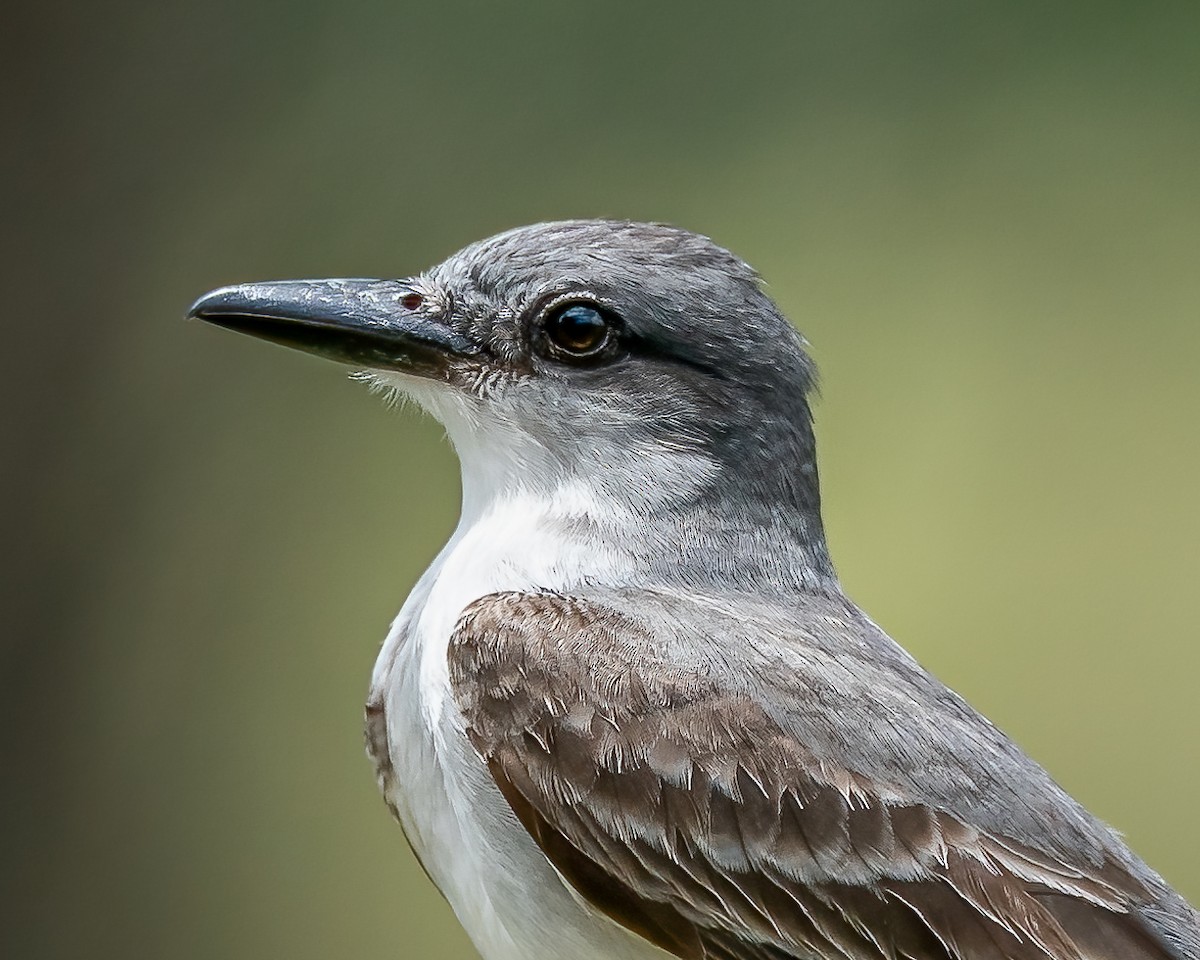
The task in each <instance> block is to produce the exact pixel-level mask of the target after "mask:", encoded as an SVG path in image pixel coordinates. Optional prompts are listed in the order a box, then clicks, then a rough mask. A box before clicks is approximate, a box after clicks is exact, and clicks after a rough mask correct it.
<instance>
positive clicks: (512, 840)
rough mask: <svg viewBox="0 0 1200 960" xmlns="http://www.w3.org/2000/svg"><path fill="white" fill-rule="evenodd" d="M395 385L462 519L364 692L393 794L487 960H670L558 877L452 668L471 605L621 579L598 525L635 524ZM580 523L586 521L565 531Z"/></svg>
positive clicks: (423, 391)
mask: <svg viewBox="0 0 1200 960" xmlns="http://www.w3.org/2000/svg"><path fill="white" fill-rule="evenodd" d="M397 385H398V386H401V388H402V389H403V390H404V392H405V393H407V394H409V395H410V396H413V398H414V399H416V400H417V402H419V403H420V404H421V405H422V406H423V407H425V408H426V409H429V410H430V411H431V412H432V413H434V414H435V415H436V416H437V417H438V419H439V420H441V421H442V423H443V424H444V425H445V426H446V428H447V432H448V433H449V435H450V438H451V440H452V442H453V443H454V446H455V449H456V450H457V452H458V455H459V458H460V460H461V462H462V468H463V512H462V517H461V519H460V521H459V525H458V528H457V529H456V530H455V532H454V535H453V536H452V537H451V539H450V541H449V543H447V544H446V546H445V548H444V549H443V550H442V552H441V553H440V554H439V555H438V557H437V559H436V560H435V561H434V562H433V564H432V565H431V566H430V568H429V569H428V570H427V571H426V572H425V574H424V576H423V577H422V578H421V580H420V581H419V582H418V584H417V586H416V587H415V588H414V589H413V591H412V593H411V594H410V596H409V598H408V600H407V601H406V602H405V604H404V607H403V608H402V609H401V611H400V614H399V616H398V617H397V618H396V620H395V622H394V623H393V624H392V629H391V631H390V633H389V634H388V637H387V640H386V641H385V642H384V645H383V649H382V651H381V652H380V656H379V659H378V661H377V663H376V666H375V673H374V676H373V678H372V690H371V699H372V700H373V701H379V702H382V703H383V704H384V706H385V711H386V716H387V732H388V747H389V751H390V754H391V761H392V765H393V768H394V770H395V777H394V782H395V785H396V786H395V789H394V795H393V796H390V797H389V798H388V799H389V800H390V801H391V802H392V804H393V805H394V806H395V808H396V810H397V812H398V815H399V816H400V819H401V821H402V823H403V825H404V828H405V832H406V833H407V835H408V837H409V840H410V841H411V843H412V844H413V846H414V848H415V849H416V851H417V854H418V855H419V856H420V858H421V860H422V862H423V863H424V865H425V867H426V869H427V870H428V871H429V873H430V874H431V876H432V877H433V879H434V881H435V882H436V883H437V885H438V886H439V887H440V888H441V891H442V893H443V894H444V895H445V896H446V899H447V900H448V901H449V902H450V905H451V906H452V907H453V908H454V911H455V913H456V914H457V915H458V919H459V921H460V922H461V923H462V925H463V927H464V928H465V929H466V931H467V933H468V935H469V936H470V937H471V940H472V941H473V942H474V944H475V947H476V949H478V950H479V952H480V954H481V955H482V956H483V957H484V960H649V958H662V957H665V956H666V954H665V953H663V952H662V951H660V950H658V949H657V948H656V947H653V946H651V945H650V944H649V943H648V942H647V941H645V940H643V939H641V938H640V937H637V936H635V935H633V934H631V933H629V932H628V931H626V930H625V929H624V928H623V927H621V926H619V925H618V924H616V923H615V922H613V921H612V920H610V919H608V918H607V917H605V916H603V915H602V914H599V913H597V912H596V911H594V910H593V909H591V908H590V907H589V906H587V905H586V904H584V903H583V902H582V901H581V900H580V899H579V897H578V896H577V895H576V894H575V892H574V891H573V890H571V889H570V888H569V887H568V886H567V885H566V883H565V882H564V881H563V880H562V879H561V878H560V877H559V876H558V875H557V873H555V871H554V868H553V867H552V866H551V865H550V863H549V861H548V860H547V859H546V857H545V856H544V855H543V854H542V852H541V851H540V850H539V849H538V847H537V846H536V845H535V844H534V842H533V840H532V839H531V838H530V837H529V835H528V834H527V833H526V831H525V829H524V828H523V827H522V826H521V825H520V823H519V822H518V821H517V819H516V817H515V816H514V815H513V813H512V811H511V810H510V809H509V807H508V805H507V803H506V802H505V800H504V798H503V797H502V796H501V795H500V792H499V790H498V789H497V787H496V786H495V783H494V782H493V781H492V779H491V776H490V774H489V773H488V771H487V769H486V767H485V766H484V764H483V762H482V760H481V759H480V757H479V756H478V754H477V753H476V752H475V750H474V748H473V747H472V746H471V744H470V742H469V741H468V739H467V737H466V735H465V733H464V729H463V720H462V716H461V714H460V712H459V710H458V708H457V705H456V704H455V701H454V698H453V694H452V692H451V690H450V682H449V675H448V669H447V661H446V650H447V644H448V642H449V639H450V635H451V632H452V631H453V629H454V625H455V623H456V622H457V621H458V618H459V616H460V614H461V613H462V611H463V609H464V608H465V607H466V606H467V605H468V604H470V603H471V602H472V601H474V600H477V599H478V598H480V597H483V596H486V595H487V594H490V593H495V592H498V591H506V590H561V591H569V590H571V589H573V588H577V587H579V586H581V585H583V584H585V583H590V584H605V583H608V584H615V583H621V582H627V581H628V577H629V575H630V573H631V572H632V571H633V570H634V569H635V568H636V561H635V559H634V558H633V557H631V556H629V555H628V554H626V553H625V552H624V551H623V550H622V549H621V546H620V544H621V543H622V542H623V541H624V538H623V537H617V538H613V537H611V536H608V537H602V536H597V535H596V534H595V533H594V532H593V531H596V530H606V529H607V530H609V531H612V530H614V529H620V528H621V527H623V526H624V527H625V528H626V529H631V528H632V525H633V524H635V523H637V522H638V521H637V520H636V517H635V516H634V514H633V513H632V512H631V511H630V506H629V504H628V503H627V502H625V501H623V499H622V498H621V497H620V495H619V494H617V495H614V493H613V486H612V484H611V479H612V478H611V476H610V477H608V482H606V483H605V484H604V487H605V488H606V489H598V486H599V485H598V484H595V483H591V484H589V483H586V482H584V481H583V480H582V479H581V478H580V476H579V474H578V473H577V472H575V471H573V470H571V469H570V467H567V466H564V465H563V464H562V463H561V462H556V461H554V460H553V459H552V458H550V457H549V456H548V454H547V451H545V450H544V449H543V448H541V447H540V445H539V444H538V443H537V442H536V441H535V440H533V439H532V438H530V437H529V436H528V435H526V434H524V432H523V431H520V430H518V429H515V428H511V427H506V425H505V424H504V423H503V422H495V421H493V422H490V423H481V422H480V421H479V419H478V417H479V413H478V411H479V407H478V406H476V405H475V404H474V403H473V402H471V401H468V400H466V399H465V398H461V397H457V396H454V395H452V394H449V393H448V392H446V391H445V388H437V387H432V386H431V385H426V384H424V383H420V384H413V383H411V382H406V381H400V382H399V383H398V384H397ZM490 419H492V418H490V417H489V420H490ZM643 455H644V456H648V457H653V456H655V455H656V452H655V451H644V452H643ZM658 455H662V454H661V452H658ZM672 456H675V455H672ZM697 459H698V460H700V461H701V462H699V463H691V464H687V465H684V464H681V465H680V470H681V472H683V473H690V476H691V477H692V479H693V481H694V480H695V479H696V478H697V477H700V476H703V475H704V473H705V468H706V467H711V464H708V463H707V461H703V458H697ZM591 466H592V471H591V472H592V473H593V476H594V475H595V474H596V473H597V472H598V471H597V470H596V468H595V464H592V465H591ZM581 517H587V518H588V519H589V521H591V522H590V523H588V524H579V523H574V524H564V523H563V521H570V520H578V519H579V518H581ZM568 531H572V532H571V533H570V534H568Z"/></svg>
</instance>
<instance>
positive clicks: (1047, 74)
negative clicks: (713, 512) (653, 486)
mask: <svg viewBox="0 0 1200 960" xmlns="http://www.w3.org/2000/svg"><path fill="white" fill-rule="evenodd" d="M4 32H5V34H6V44H5V50H6V53H5V63H4V67H3V69H4V71H5V83H4V89H5V103H6V116H8V117H9V120H8V122H7V123H6V125H5V126H6V135H5V138H4V139H5V141H6V143H5V146H4V153H3V156H4V162H5V164H6V167H8V173H7V175H6V176H5V177H4V193H5V201H4V209H5V227H6V229H5V231H4V233H5V237H4V254H3V258H2V262H3V266H4V269H5V273H6V275H8V276H9V280H8V282H7V283H6V285H5V301H6V309H5V318H4V329H5V331H6V337H7V340H6V344H5V348H4V350H3V351H0V355H2V356H3V361H2V362H3V364H4V371H3V372H4V383H5V386H6V388H8V390H9V391H10V399H9V400H8V401H7V402H6V403H5V404H4V414H3V421H2V429H3V431H4V435H3V438H2V440H3V445H4V446H3V449H4V450H5V451H6V456H5V457H4V465H3V467H2V468H0V469H2V476H3V479H4V483H5V488H6V489H5V494H6V495H5V498H4V500H3V503H4V504H5V508H6V510H5V514H6V516H5V528H6V530H7V536H6V538H5V541H6V550H5V555H6V561H7V564H6V565H7V569H6V570H5V572H4V577H3V582H4V589H5V592H6V594H7V595H8V596H7V598H6V601H5V610H6V629H5V631H4V636H3V640H2V641H0V677H2V683H3V689H2V690H0V701H2V705H3V706H2V709H3V711H4V715H3V717H2V718H0V719H2V721H3V722H2V723H0V730H2V732H0V746H2V747H3V756H2V757H0V761H2V762H3V770H4V774H3V779H4V789H3V796H4V802H5V810H4V817H5V819H4V828H3V848H4V854H3V857H2V859H0V883H2V884H3V888H2V889H0V898H2V899H0V902H2V903H3V908H2V911H3V913H4V914H5V919H4V920H3V922H2V923H0V953H2V954H3V955H4V956H6V957H78V956H88V957H94V958H109V957H112V958H117V957H121V958H126V957H131V956H147V957H149V956H166V957H172V958H177V960H188V958H201V957H203V958H210V957H228V958H235V960H236V958H256V960H259V958H263V957H284V956H286V957H289V958H292V960H305V958H324V957H331V956H347V957H349V956H353V957H359V958H373V957H378V958H388V957H429V958H450V957H470V956H471V952H470V947H469V945H468V944H467V942H466V940H465V938H464V937H463V935H462V934H461V933H460V932H459V931H458V928H457V925H456V924H455V922H454V920H453V918H452V916H451V915H450V912H449V910H448V909H447V908H446V907H445V905H444V904H443V903H442V902H441V900H440V899H439V897H438V895H437V894H436V892H435V891H434V890H433V889H432V888H431V887H430V886H429V885H428V883H427V882H426V881H425V880H424V878H423V877H422V876H421V875H420V872H419V870H418V868H417V866H416V864H415V863H414V861H413V860H412V858H411V856H410V854H409V853H408V850H407V848H406V847H405V844H404V841H403V839H402V837H401V835H400V832H399V830H398V829H397V828H396V827H395V826H394V825H393V824H392V823H391V822H390V820H389V817H388V814H387V812H386V810H385V808H384V805H383V803H382V802H380V800H379V798H378V797H377V795H376V788H375V784H374V780H373V777H372V775H371V771H370V768H369V765H368V764H367V762H366V760H365V759H364V758H363V755H362V746H361V734H360V715H361V714H360V711H361V702H362V699H363V696H364V693H365V689H366V682H367V677H368V674H369V671H370V667H371V663H372V661H373V659H374V656H375V652H376V649H377V646H378V643H379V641H380V640H381V639H382V637H383V635H384V632H385V629H386V626H387V624H388V622H389V619H390V618H391V616H392V615H393V614H394V613H395V611H396V609H397V608H398V606H399V604H400V602H401V601H402V600H403V598H404V596H405V593H406V592H407V590H408V589H409V587H410V586H411V584H412V583H413V581H414V580H415V579H416V577H417V576H418V574H419V572H420V571H421V569H422V568H423V566H424V565H425V564H426V562H427V561H428V560H429V559H430V557H431V556H432V555H433V554H434V553H435V551H436V550H437V548H438V547H439V546H440V544H441V542H442V540H443V538H444V537H445V536H446V535H447V534H448V532H449V531H450V529H451V527H452V525H453V522H454V519H455V512H456V507H457V473H456V466H455V463H454V461H453V458H452V456H451V454H450V452H449V450H448V449H447V448H446V447H445V445H444V444H443V443H442V442H441V438H440V431H439V430H438V428H437V427H436V426H434V425H433V424H431V423H429V422H425V421H421V420H419V419H417V417H416V415H415V414H411V413H404V414H397V413H395V412H389V411H387V410H385V409H383V407H382V405H381V404H380V403H379V402H378V401H377V400H375V399H372V398H371V397H370V396H368V395H367V394H366V392H365V391H364V390H363V389H362V388H361V387H359V386H357V385H354V384H351V383H349V382H348V381H347V380H346V377H345V374H344V371H342V370H340V369H338V368H337V367H335V366H334V365H332V364H323V363H322V362H320V361H317V360H313V359H311V358H307V357H304V356H301V355H298V354H294V353H291V352H288V351H285V350H282V349H278V348H275V347H271V346H268V345H265V344H263V343H258V342H254V341H251V340H249V339H246V338H239V337H235V336H233V335H230V334H227V333H225V332H222V331H219V330H216V329H209V328H206V327H204V326H201V325H198V324H184V323H183V322H182V321H181V319H180V318H181V316H182V314H183V312H184V310H185V308H186V307H187V305H188V303H189V302H190V301H191V300H192V299H193V298H194V297H195V296H197V295H198V294H200V293H202V292H204V291H205V290H207V289H209V288H210V287H213V286H217V285H220V284H224V283H230V282H235V281H240V280H254V279H266V278H278V277H305V276H342V275H350V276H398V275H404V274H408V273H411V272H414V271H416V270H419V269H421V268H423V267H425V266H427V265H429V264H431V263H433V262H435V261H437V260H440V259H441V258H442V257H443V256H445V255H446V254H448V253H450V252H451V251H453V250H454V249H456V248H458V247H459V246H462V245H463V244H465V243H467V242H469V241H471V240H474V239H477V238H479V237H482V236H485V235H488V234H490V233H492V232H495V231H497V230H500V229H503V228H507V227H511V226H515V225H518V224H522V223H527V222H531V221H536V220H539V219H548V218H559V217H567V216H597V215H604V216H620V217H632V218H638V219H660V220H668V221H672V222H675V223H678V224H681V225H684V226H687V227H690V228H692V229H695V230H698V231H701V232H704V233H707V234H709V235H711V236H713V237H715V238H716V239H717V240H718V241H719V242H721V243H723V244H724V245H726V246H729V247H731V248H732V249H734V250H735V251H737V252H738V253H740V254H741V255H743V256H744V257H746V258H747V259H749V260H750V261H751V262H752V263H754V264H755V265H756V266H757V267H758V268H759V269H760V270H761V271H762V272H763V273H764V275H765V276H766V277H767V279H768V281H769V282H770V286H771V289H772V291H773V293H774V294H775V296H776V297H777V298H778V299H779V301H780V302H781V304H782V305H783V307H784V309H785V310H786V311H787V312H788V314H789V315H790V316H791V317H792V318H793V319H794V320H795V321H796V322H797V324H798V325H799V326H800V327H801V329H802V330H804V332H805V333H806V334H807V335H808V337H809V339H810V340H811V341H812V343H813V348H814V352H815V355H816V357H817V359H818V361H819V362H820V364H821V365H822V369H823V373H824V390H823V397H822V399H821V401H820V403H819V406H818V408H817V416H818V428H819V436H820V444H821V458H822V470H823V477H824V487H825V499H826V505H827V508H826V509H827V517H828V525H829V532H830V538H831V542H832V547H833V551H834V555H835V558H836V560H837V561H838V564H839V569H840V571H841V573H842V576H843V579H844V581H845V583H846V585H847V588H848V590H849V592H850V593H851V595H852V596H854V597H855V598H856V599H857V600H858V601H859V602H860V603H862V604H863V605H864V606H865V607H866V609H867V610H868V611H869V612H870V613H871V615H872V616H873V617H874V618H875V619H876V620H878V621H879V622H881V623H882V624H883V625H884V626H885V627H886V628H887V629H888V630H889V631H890V632H891V633H892V634H893V635H894V636H896V637H897V638H898V639H899V640H900V641H901V642H903V643H904V644H905V645H906V646H908V647H909V648H910V649H911V650H913V651H914V652H915V653H916V654H917V656H918V657H919V658H920V659H921V660H922V661H923V662H925V663H926V664H927V665H929V666H930V667H931V668H933V669H934V670H935V671H936V672H937V673H938V674H939V675H940V676H941V677H942V678H944V679H945V680H946V681H948V682H949V683H951V684H952V685H953V686H955V687H957V688H958V689H959V690H960V691H962V692H963V693H964V694H965V695H966V696H967V697H968V698H969V699H970V700H971V701H972V702H973V703H974V704H976V705H977V706H978V707H980V708H981V709H982V710H984V711H985V712H986V713H987V714H988V715H990V716H991V717H992V718H993V719H994V720H995V721H996V722H997V723H998V724H999V725H1001V726H1002V727H1003V728H1005V729H1006V730H1008V731H1009V732H1010V733H1011V734H1012V735H1013V736H1014V737H1015V738H1016V739H1017V740H1018V741H1019V742H1020V743H1021V744H1022V745H1024V746H1025V747H1026V748H1027V749H1028V750H1029V751H1031V752H1032V753H1033V755H1034V756H1035V757H1037V758H1038V759H1039V760H1040V761H1042V762H1043V763H1044V764H1046V765H1047V766H1048V767H1049V768H1050V769H1051V771H1052V772H1053V773H1054V775H1055V776H1056V777H1057V778H1058V779H1059V780H1060V781H1061V782H1062V783H1063V784H1064V785H1065V786H1066V787H1067V788H1068V789H1070V790H1071V791H1072V792H1074V793H1075V794H1076V795H1077V796H1078V797H1079V798H1080V799H1081V800H1082V801H1083V802H1085V803H1086V804H1087V805H1088V806H1089V807H1091V808H1092V809H1093V810H1094V811H1095V812H1097V813H1098V814H1100V815H1101V816H1103V817H1105V818H1106V819H1108V820H1109V821H1110V822H1112V823H1113V824H1114V825H1115V826H1116V827H1118V828H1119V829H1120V830H1122V831H1124V832H1125V833H1126V834H1127V835H1128V837H1129V839H1130V842H1131V843H1132V845H1133V846H1134V847H1135V849H1137V850H1138V851H1139V852H1140V853H1141V854H1142V855H1143V856H1145V857H1146V858H1147V859H1148V860H1149V861H1150V862H1151V863H1152V864H1154V865H1155V866H1156V867H1157V868H1158V869H1160V870H1161V871H1162V872H1163V873H1164V874H1165V875H1166V877H1167V878H1168V879H1169V880H1170V881H1171V882H1173V883H1174V884H1176V885H1177V886H1178V887H1179V888H1180V889H1181V890H1182V891H1183V892H1184V893H1185V894H1187V895H1188V896H1189V897H1191V898H1192V899H1193V900H1196V899H1200V865H1198V864H1200V829H1198V828H1197V826H1196V820H1195V816H1194V814H1195V810H1196V806H1197V799H1196V793H1197V788H1198V787H1200V772H1198V769H1197V767H1198V764H1197V759H1198V754H1200V749H1198V747H1197V742H1198V739H1200V704H1198V703H1197V697H1196V673H1197V668H1200V651H1198V643H1197V640H1198V633H1200V631H1198V629H1197V622H1198V620H1200V591H1198V590H1197V583H1196V581H1197V574H1198V573H1200V555H1198V549H1197V547H1198V545H1200V503H1198V502H1197V500H1198V498H1197V495H1196V494H1197V488H1198V487H1200V437H1198V433H1197V428H1196V422H1197V416H1198V415H1200V382H1198V378H1197V358H1198V357H1200V315H1198V314H1200V311H1198V304H1200V263H1198V260H1200V256H1198V255H1200V176H1198V173H1197V170H1198V163H1197V157H1198V156H1200V39H1198V38H1200V6H1198V5H1197V4H1195V3H1191V2H1189V3H1158V2H1149V3H1141V2H1139V3H1133V2H1128V3H1123V4H1122V3H1108V4H1097V3H1086V4H1085V3H1061V4H1043V3H1003V4H1000V3H996V4H993V3H975V4H965V3H951V2H934V0H928V2H911V0H910V2H863V3H859V2H842V3H833V2H825V3H818V2H802V3H797V2H787V3H776V4H748V5H744V6H741V7H735V6H732V5H729V4H695V3H686V4H685V3H660V4H644V3H608V4H600V3H576V2H562V0H559V2H541V3H534V2H528V3H523V4H519V5H506V4H463V3H458V2H443V3H426V4H422V5H413V4H409V3H403V2H395V0H392V2H387V3H384V2H378V0H351V2H346V3H340V4H325V3H311V2H308V3H281V2H265V3H249V4H248V3H244V2H232V0H210V2H206V3H203V4H195V3H166V4H155V3H150V2H143V3H140V4H131V5H126V6H118V5H107V4H105V5H102V4H80V3H75V4H63V3H57V2H43V3H40V4H38V5H37V6H36V7H35V6H33V5H26V6H24V7H21V6H20V5H18V6H16V7H12V8H10V9H9V10H8V12H7V14H6V26H5V31H4Z"/></svg>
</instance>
